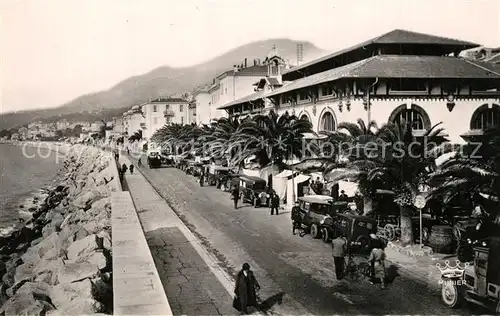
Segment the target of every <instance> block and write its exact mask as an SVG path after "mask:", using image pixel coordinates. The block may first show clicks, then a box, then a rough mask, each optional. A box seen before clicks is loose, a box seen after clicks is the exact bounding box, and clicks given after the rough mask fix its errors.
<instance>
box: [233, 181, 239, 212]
mask: <svg viewBox="0 0 500 316" xmlns="http://www.w3.org/2000/svg"><path fill="white" fill-rule="evenodd" d="M231 195H232V196H233V202H234V209H237V208H238V200H239V198H240V189H239V187H238V186H237V185H235V186H234V188H233V191H232V192H231Z"/></svg>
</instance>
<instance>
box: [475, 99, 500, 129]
mask: <svg viewBox="0 0 500 316" xmlns="http://www.w3.org/2000/svg"><path fill="white" fill-rule="evenodd" d="M493 127H500V106H498V105H496V104H494V105H493V106H492V107H491V108H489V107H488V105H487V104H484V105H482V106H480V107H479V108H478V109H477V110H476V111H475V112H474V114H472V118H471V122H470V129H480V130H485V129H488V128H493Z"/></svg>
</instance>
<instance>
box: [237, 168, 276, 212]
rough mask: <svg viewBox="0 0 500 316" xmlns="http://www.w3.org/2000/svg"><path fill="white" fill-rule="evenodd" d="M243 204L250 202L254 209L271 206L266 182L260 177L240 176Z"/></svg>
mask: <svg viewBox="0 0 500 316" xmlns="http://www.w3.org/2000/svg"><path fill="white" fill-rule="evenodd" d="M240 198H241V202H242V203H245V202H249V203H250V204H252V205H253V206H254V207H259V206H269V202H270V198H271V196H270V194H269V193H268V192H267V183H266V180H264V179H262V178H259V177H252V176H246V175H240Z"/></svg>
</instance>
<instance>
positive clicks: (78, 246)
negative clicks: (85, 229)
mask: <svg viewBox="0 0 500 316" xmlns="http://www.w3.org/2000/svg"><path fill="white" fill-rule="evenodd" d="M100 248H101V247H100V246H99V237H98V236H97V235H95V234H92V235H89V236H87V237H85V238H82V239H80V240H77V241H75V242H73V243H72V244H71V245H70V246H69V247H68V251H67V253H68V259H70V260H76V259H77V258H78V257H80V256H82V255H84V254H86V253H90V252H93V251H94V250H97V249H100Z"/></svg>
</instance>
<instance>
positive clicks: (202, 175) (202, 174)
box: [200, 171, 205, 187]
mask: <svg viewBox="0 0 500 316" xmlns="http://www.w3.org/2000/svg"><path fill="white" fill-rule="evenodd" d="M204 181H205V172H203V171H202V172H201V173H200V187H202V186H203V182H204Z"/></svg>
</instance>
